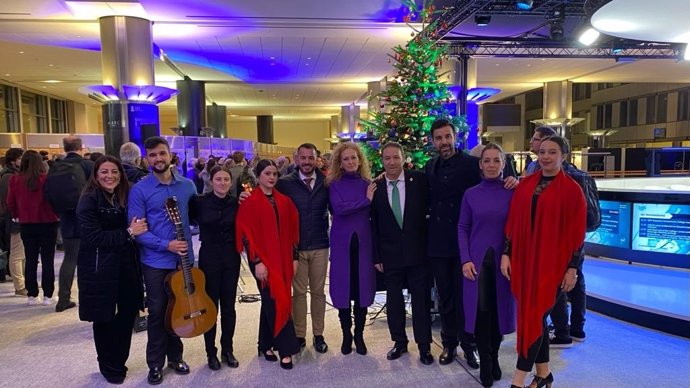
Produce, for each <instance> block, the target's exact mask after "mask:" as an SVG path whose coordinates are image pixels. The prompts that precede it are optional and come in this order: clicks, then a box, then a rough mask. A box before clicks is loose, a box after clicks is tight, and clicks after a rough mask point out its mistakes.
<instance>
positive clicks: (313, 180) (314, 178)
mask: <svg viewBox="0 0 690 388" xmlns="http://www.w3.org/2000/svg"><path fill="white" fill-rule="evenodd" d="M306 178H311V182H309V186H311V187H310V189H311V190H314V185H315V184H316V173H315V172H313V171H312V173H311V175H309V176H306V175H304V174H302V171H300V172H299V179H300V180H301V181H302V183H304V184H306V182H304V180H305V179H306Z"/></svg>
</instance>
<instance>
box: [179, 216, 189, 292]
mask: <svg viewBox="0 0 690 388" xmlns="http://www.w3.org/2000/svg"><path fill="white" fill-rule="evenodd" d="M175 236H176V237H177V241H186V238H185V236H184V229H183V226H182V223H181V222H180V223H176V224H175ZM187 252H189V250H187ZM180 262H181V263H182V273H183V275H184V281H185V284H186V285H187V289H189V288H190V285H191V284H192V263H190V262H189V253H185V254H184V255H180Z"/></svg>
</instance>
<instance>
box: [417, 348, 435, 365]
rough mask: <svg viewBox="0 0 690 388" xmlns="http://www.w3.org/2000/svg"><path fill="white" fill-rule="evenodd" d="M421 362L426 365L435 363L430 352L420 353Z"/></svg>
mask: <svg viewBox="0 0 690 388" xmlns="http://www.w3.org/2000/svg"><path fill="white" fill-rule="evenodd" d="M419 361H421V363H422V364H424V365H431V364H433V363H434V356H432V355H431V351H429V350H426V351H423V352H419Z"/></svg>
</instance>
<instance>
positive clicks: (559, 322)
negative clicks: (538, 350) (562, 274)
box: [551, 263, 587, 339]
mask: <svg viewBox="0 0 690 388" xmlns="http://www.w3.org/2000/svg"><path fill="white" fill-rule="evenodd" d="M568 301H570V324H568ZM586 311H587V292H586V291H585V275H584V274H583V273H582V263H580V267H579V268H578V269H577V281H576V282H575V287H574V288H573V289H572V290H570V292H567V293H566V292H565V291H561V292H560V293H559V295H558V299H556V304H555V305H554V306H553V310H552V311H551V321H552V322H553V326H554V329H555V333H554V334H555V336H556V337H557V338H560V339H568V338H570V333H578V334H581V333H582V332H583V331H584V328H585V313H586Z"/></svg>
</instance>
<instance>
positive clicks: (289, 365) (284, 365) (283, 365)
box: [280, 356, 292, 370]
mask: <svg viewBox="0 0 690 388" xmlns="http://www.w3.org/2000/svg"><path fill="white" fill-rule="evenodd" d="M287 357H290V361H288V362H283V358H285V357H281V359H280V367H281V368H283V369H286V370H290V369H292V356H287Z"/></svg>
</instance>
